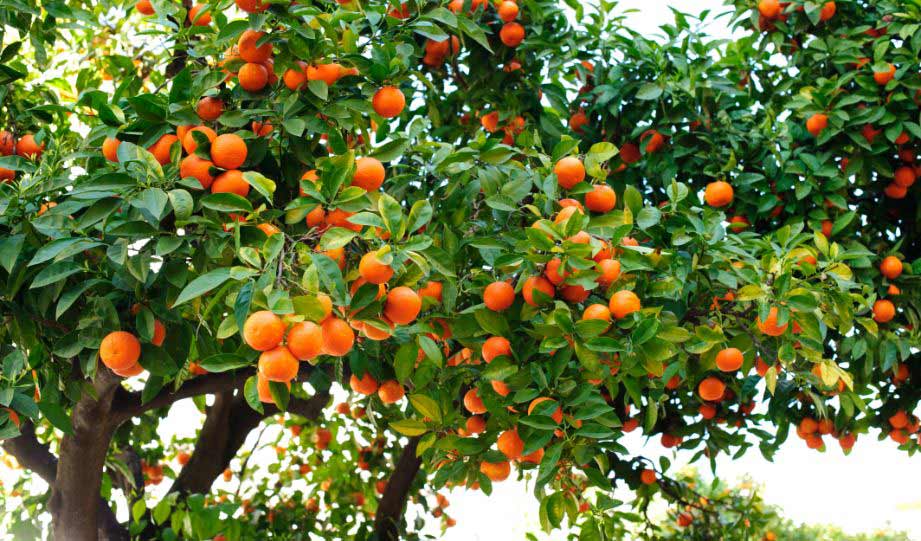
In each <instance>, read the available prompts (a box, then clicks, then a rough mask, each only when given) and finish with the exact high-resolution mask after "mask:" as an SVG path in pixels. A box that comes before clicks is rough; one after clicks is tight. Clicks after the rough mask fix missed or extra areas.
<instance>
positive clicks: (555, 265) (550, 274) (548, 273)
mask: <svg viewBox="0 0 921 541" xmlns="http://www.w3.org/2000/svg"><path fill="white" fill-rule="evenodd" d="M562 265H563V261H562V260H561V259H560V258H558V257H555V258H553V259H551V260H550V261H548V262H547V265H546V266H545V267H544V276H545V277H546V278H547V280H550V283H551V284H553V285H555V286H558V285H560V284H562V283H563V280H565V279H566V277H567V276H569V271H564V272H563V274H560V267H561V266H562Z"/></svg>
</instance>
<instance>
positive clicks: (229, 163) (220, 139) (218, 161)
mask: <svg viewBox="0 0 921 541" xmlns="http://www.w3.org/2000/svg"><path fill="white" fill-rule="evenodd" d="M211 161H213V162H214V165H216V166H218V167H220V168H222V169H236V168H238V167H240V166H241V165H243V162H245V161H246V143H245V142H244V141H243V139H242V138H241V137H240V136H239V135H237V134H234V133H225V134H223V135H218V136H217V137H215V138H214V141H211Z"/></svg>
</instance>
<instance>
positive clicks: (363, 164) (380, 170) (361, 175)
mask: <svg viewBox="0 0 921 541" xmlns="http://www.w3.org/2000/svg"><path fill="white" fill-rule="evenodd" d="M386 176H387V171H386V170H385V169H384V165H383V164H382V163H381V162H380V160H378V159H377V158H368V157H365V158H358V159H357V160H355V175H354V176H353V177H352V186H358V187H359V188H362V189H363V190H365V191H366V192H374V191H377V190H378V189H379V188H380V187H381V185H383V184H384V178H385V177H386Z"/></svg>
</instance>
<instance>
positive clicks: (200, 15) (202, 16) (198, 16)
mask: <svg viewBox="0 0 921 541" xmlns="http://www.w3.org/2000/svg"><path fill="white" fill-rule="evenodd" d="M210 9H211V8H210V6H208V4H195V5H194V6H192V9H190V10H189V22H190V23H192V24H193V25H194V26H208V25H209V24H211V11H210Z"/></svg>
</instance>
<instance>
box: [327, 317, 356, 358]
mask: <svg viewBox="0 0 921 541" xmlns="http://www.w3.org/2000/svg"><path fill="white" fill-rule="evenodd" d="M322 328H323V351H324V352H325V353H326V354H327V355H332V356H334V357H342V356H343V355H345V354H346V353H348V352H349V351H352V346H353V345H354V344H355V333H354V332H353V331H352V328H351V327H350V326H349V324H348V323H346V322H345V321H343V320H341V319H339V318H337V317H333V316H330V317H328V318H326V320H324V321H323V324H322Z"/></svg>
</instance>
